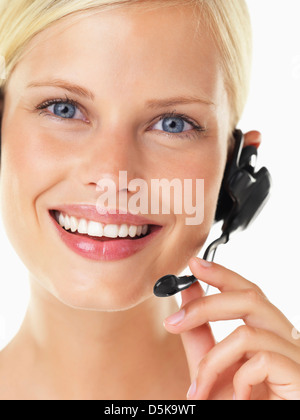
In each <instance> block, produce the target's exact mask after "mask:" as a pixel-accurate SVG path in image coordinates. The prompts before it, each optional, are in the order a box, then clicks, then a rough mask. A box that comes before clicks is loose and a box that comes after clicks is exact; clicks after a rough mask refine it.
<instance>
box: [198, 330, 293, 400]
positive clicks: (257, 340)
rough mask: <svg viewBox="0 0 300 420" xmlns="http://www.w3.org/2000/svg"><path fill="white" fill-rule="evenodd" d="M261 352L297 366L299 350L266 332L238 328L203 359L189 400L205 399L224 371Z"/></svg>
mask: <svg viewBox="0 0 300 420" xmlns="http://www.w3.org/2000/svg"><path fill="white" fill-rule="evenodd" d="M261 350H264V351H269V352H274V353H279V354H282V355H283V356H286V357H288V358H290V359H291V360H294V361H295V362H296V363H298V362H299V358H300V355H299V348H297V347H295V346H294V345H293V344H292V343H290V342H288V341H286V340H283V339H282V338H280V337H278V336H276V335H275V334H273V333H271V332H268V331H262V330H258V329H255V328H250V327H247V326H242V327H239V328H237V329H236V330H235V331H234V332H233V333H232V334H230V335H229V336H228V337H226V338H225V339H224V340H223V341H222V342H220V343H218V344H217V345H216V346H215V347H213V348H212V349H211V350H210V351H209V353H208V354H207V355H206V356H204V357H203V359H202V360H201V362H200V364H199V368H198V374H197V377H196V385H197V386H196V390H197V391H196V392H195V395H194V396H193V397H192V398H191V399H207V398H208V397H209V394H210V392H211V390H212V388H213V386H214V384H215V383H216V381H217V379H218V377H220V376H221V374H222V373H224V371H225V370H226V369H228V368H229V367H231V366H232V365H234V364H236V363H237V362H239V361H240V360H241V359H242V358H244V357H245V358H247V359H249V358H250V357H253V355H254V354H255V353H257V352H260V351H261Z"/></svg>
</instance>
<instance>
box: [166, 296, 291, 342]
mask: <svg viewBox="0 0 300 420" xmlns="http://www.w3.org/2000/svg"><path fill="white" fill-rule="evenodd" d="M182 311H184V317H180V316H178V314H175V316H174V315H173V316H170V317H168V318H167V319H166V320H165V327H166V328H167V330H168V331H169V332H171V333H177V334H178V333H182V332H184V331H188V330H191V329H193V328H196V327H198V326H200V325H203V324H206V323H207V322H215V321H224V320H230V319H242V320H243V321H244V322H245V323H246V324H247V325H248V326H251V327H255V328H260V329H263V330H268V331H271V332H273V333H275V334H278V335H280V336H281V337H282V338H284V339H286V340H289V341H291V342H293V341H294V339H293V335H292V331H293V326H292V324H291V323H290V322H289V321H288V320H287V319H286V317H285V316H284V315H283V314H282V313H281V312H280V311H279V310H278V309H277V308H276V307H275V306H274V305H272V304H271V303H270V302H269V301H268V300H267V299H266V298H265V297H264V296H262V295H261V294H260V293H258V292H257V290H256V289H252V288H251V289H242V290H239V291H234V292H224V293H221V294H216V295H211V296H206V297H203V296H202V297H200V298H198V299H194V300H191V301H189V302H187V303H186V304H185V305H183V306H182V308H181V313H182Z"/></svg>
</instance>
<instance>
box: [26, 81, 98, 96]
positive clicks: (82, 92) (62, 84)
mask: <svg viewBox="0 0 300 420" xmlns="http://www.w3.org/2000/svg"><path fill="white" fill-rule="evenodd" d="M42 86H51V87H59V88H62V89H65V90H67V91H68V92H71V93H74V94H75V95H78V96H82V97H85V98H88V99H91V100H92V101H93V100H94V99H95V96H94V94H93V93H92V92H91V91H90V90H88V89H86V88H84V87H82V86H79V85H76V84H74V83H70V82H68V81H67V80H61V79H54V80H47V81H38V82H32V83H30V84H29V85H28V86H27V88H35V87H42Z"/></svg>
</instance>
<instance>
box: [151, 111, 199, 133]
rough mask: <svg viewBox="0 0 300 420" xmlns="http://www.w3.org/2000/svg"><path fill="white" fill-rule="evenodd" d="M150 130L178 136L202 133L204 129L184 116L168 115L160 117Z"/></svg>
mask: <svg viewBox="0 0 300 420" xmlns="http://www.w3.org/2000/svg"><path fill="white" fill-rule="evenodd" d="M152 129H154V130H157V131H162V132H165V133H168V134H174V135H176V134H177V135H180V134H183V133H185V132H187V133H186V134H188V133H190V134H192V133H194V134H196V133H197V132H203V131H205V129H204V128H203V127H201V126H199V125H198V124H196V123H195V122H193V121H190V120H189V118H188V117H187V116H186V115H183V114H176V113H170V114H165V115H162V117H161V119H160V120H159V121H158V122H157V123H156V124H154V125H153V126H152Z"/></svg>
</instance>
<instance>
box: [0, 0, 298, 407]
mask: <svg viewBox="0 0 300 420" xmlns="http://www.w3.org/2000/svg"><path fill="white" fill-rule="evenodd" d="M0 4H1V5H2V10H1V14H0V15H1V20H0V48H1V50H0V54H1V55H3V56H4V57H5V59H6V72H7V78H6V80H5V81H3V85H2V92H3V97H4V103H3V115H2V129H1V136H2V137H1V139H2V144H1V193H2V196H1V200H2V201H1V206H2V218H3V221H4V224H5V227H6V232H7V235H8V237H9V239H10V241H11V242H12V244H13V246H14V248H15V249H16V251H17V253H18V254H19V256H20V258H21V259H22V261H23V262H24V263H25V265H26V266H27V267H28V271H29V278H30V284H31V300H30V304H29V307H28V311H27V314H26V317H25V320H24V322H23V324H22V327H21V329H20V331H19V333H18V334H17V335H16V337H15V338H14V340H13V341H12V342H11V343H10V344H9V345H8V346H7V347H6V348H5V349H4V350H3V351H2V353H1V356H0V366H1V367H0V384H1V385H0V390H1V391H0V396H1V398H2V399H183V398H185V396H186V392H187V390H188V389H189V391H188V394H187V398H189V399H195V400H198V399H233V398H235V399H251V398H252V399H294V398H300V366H299V363H300V348H299V345H298V342H297V341H295V340H293V337H292V334H291V331H292V328H293V327H292V325H291V324H290V323H289V321H288V320H287V319H286V318H285V317H284V315H283V314H281V313H280V312H279V311H278V310H277V309H276V308H275V307H274V306H273V305H272V304H271V303H270V302H268V300H267V299H266V297H265V296H264V294H263V292H262V291H261V290H260V289H259V288H258V287H257V286H256V285H254V284H252V283H251V282H249V281H248V280H246V279H244V278H243V277H241V276H240V275H238V274H236V273H234V272H231V271H230V270H228V269H227V268H224V267H221V266H219V265H217V264H208V263H207V262H205V261H202V260H201V259H198V258H195V256H196V255H197V254H198V252H199V251H200V249H201V248H202V246H203V244H204V242H205V240H206V238H207V236H208V233H209V230H210V228H211V225H212V223H213V220H214V214H215V210H216V205H217V200H218V194H219V190H220V185H221V182H222V178H223V174H224V169H225V165H226V162H227V160H228V157H229V156H230V153H231V151H232V147H233V139H232V132H233V130H234V128H235V127H236V125H237V124H238V121H239V119H240V116H241V114H242V111H243V108H244V105H245V102H246V98H247V91H248V82H249V68H250V56H251V42H250V39H251V36H250V24H249V17H248V13H247V9H246V6H245V3H244V1H242V0H232V1H230V2H228V0H214V1H213V0H211V1H205V0H194V1H186V0H184V1H165V0H164V1H156V0H155V1H153V0H151V1H140V0H138V1H132V0H131V1H118V2H115V1H106V2H105V3H104V2H103V1H101V0H94V1H88V0H82V1H81V2H71V1H69V2H68V1H67V2H66V1H55V2H52V1H50V0H49V1H48V0H47V1H42V2H41V1H33V2H30V4H28V2H27V1H25V0H24V1H19V2H18V4H17V5H16V3H15V2H11V1H10V2H8V1H3V0H2V2H1V3H0ZM260 141H261V136H260V133H258V132H256V131H252V132H249V133H247V134H246V135H245V146H247V145H250V144H254V145H256V146H257V147H258V146H259V144H260ZM120 171H123V172H126V175H127V179H128V181H130V180H137V179H143V180H144V181H146V183H147V185H150V183H151V181H152V180H153V179H167V180H174V179H179V180H181V182H182V184H183V183H184V180H187V179H191V180H197V179H202V180H204V181H205V196H204V215H205V217H204V220H203V223H201V225H200V226H195V225H187V224H186V216H187V214H186V212H181V213H180V212H176V211H175V210H174V208H173V207H172V208H171V209H170V213H169V214H163V212H159V213H155V212H151V211H149V212H148V214H147V215H143V216H142V215H140V214H138V215H134V214H132V213H133V212H131V211H128V208H125V205H124V202H126V203H127V205H128V203H129V201H128V200H129V199H130V198H132V197H133V195H134V194H133V193H134V190H133V189H131V188H130V187H129V186H127V185H126V187H124V185H123V184H122V182H121V181H120V178H119V174H120ZM102 179H106V180H107V179H109V180H111V181H112V183H113V184H114V185H116V186H117V193H118V199H119V200H118V202H117V203H116V205H115V207H116V209H113V208H112V209H110V210H118V211H119V212H115V214H112V213H113V212H107V211H105V209H104V208H103V203H102V204H101V206H99V194H100V192H101V189H100V187H99V180H102ZM193 194H195V192H193ZM194 198H195V197H194ZM125 199H126V200H125ZM112 207H113V206H112ZM124 210H125V212H127V214H122V213H123V212H124ZM101 229H102V230H101ZM188 264H189V267H190V269H191V271H192V273H193V274H194V275H195V276H196V277H197V278H199V279H201V280H202V281H204V282H206V283H207V284H209V285H213V286H215V287H217V288H219V289H220V291H221V292H222V293H221V294H219V295H216V296H209V297H204V294H203V291H202V289H201V287H200V285H199V284H194V285H193V286H192V287H191V288H189V289H188V290H186V291H184V292H183V293H182V307H181V310H180V311H179V312H178V310H177V306H176V302H175V301H174V300H172V299H166V300H164V299H158V298H155V297H154V296H153V292H152V290H153V286H154V284H155V282H156V281H157V279H159V278H160V277H161V276H163V275H165V274H168V273H170V272H171V273H180V272H181V271H182V270H183V269H184V268H185V267H186V266H187V265H188ZM171 314H173V315H171ZM236 318H241V319H243V321H244V323H245V325H244V326H243V327H240V328H238V329H237V330H236V331H234V332H233V333H232V334H231V335H229V336H228V337H227V338H226V339H225V340H223V341H222V342H221V343H218V344H217V343H215V340H214V338H213V335H212V333H211V330H210V328H209V324H208V323H209V322H210V321H216V320H219V319H236ZM163 322H164V327H163ZM170 333H171V334H170ZM191 383H192V385H190V384H191Z"/></svg>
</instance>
